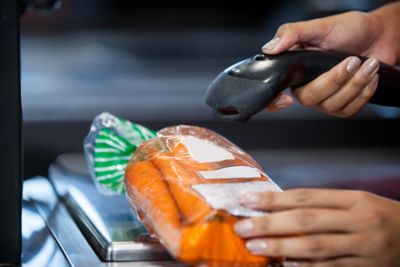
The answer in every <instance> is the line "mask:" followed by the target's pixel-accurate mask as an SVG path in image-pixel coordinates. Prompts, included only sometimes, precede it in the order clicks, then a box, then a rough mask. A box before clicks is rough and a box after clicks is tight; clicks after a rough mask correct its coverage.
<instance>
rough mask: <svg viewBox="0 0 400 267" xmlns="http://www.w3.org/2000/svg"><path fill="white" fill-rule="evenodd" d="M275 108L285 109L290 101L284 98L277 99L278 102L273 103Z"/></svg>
mask: <svg viewBox="0 0 400 267" xmlns="http://www.w3.org/2000/svg"><path fill="white" fill-rule="evenodd" d="M274 105H275V107H277V108H286V107H287V106H289V105H290V101H289V100H288V99H287V98H286V97H279V98H278V100H277V101H276V102H275V103H274Z"/></svg>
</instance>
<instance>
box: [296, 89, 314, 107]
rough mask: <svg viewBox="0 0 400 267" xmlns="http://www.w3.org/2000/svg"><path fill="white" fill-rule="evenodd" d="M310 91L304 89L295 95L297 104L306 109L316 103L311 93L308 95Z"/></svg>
mask: <svg viewBox="0 0 400 267" xmlns="http://www.w3.org/2000/svg"><path fill="white" fill-rule="evenodd" d="M310 91H311V90H310V89H309V88H304V89H303V90H301V91H300V90H299V91H298V92H297V94H296V96H297V98H298V100H299V102H300V103H301V104H302V105H303V106H306V107H311V106H314V105H315V104H316V103H317V101H316V99H315V97H314V96H313V94H312V93H310Z"/></svg>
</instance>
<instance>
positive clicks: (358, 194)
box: [351, 190, 370, 201]
mask: <svg viewBox="0 0 400 267" xmlns="http://www.w3.org/2000/svg"><path fill="white" fill-rule="evenodd" d="M351 193H352V194H353V196H355V198H356V199H357V200H360V201H363V200H367V201H369V198H370V195H369V193H368V192H366V191H360V190H354V191H351Z"/></svg>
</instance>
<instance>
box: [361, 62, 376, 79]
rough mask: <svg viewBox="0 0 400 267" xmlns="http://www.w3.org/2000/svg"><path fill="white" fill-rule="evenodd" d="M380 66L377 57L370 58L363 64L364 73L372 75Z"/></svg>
mask: <svg viewBox="0 0 400 267" xmlns="http://www.w3.org/2000/svg"><path fill="white" fill-rule="evenodd" d="M378 68H379V61H378V60H376V59H375V58H369V59H367V61H365V62H364V64H363V74H364V75H365V76H370V75H371V74H372V73H374V72H375V71H376V70H377V69H378Z"/></svg>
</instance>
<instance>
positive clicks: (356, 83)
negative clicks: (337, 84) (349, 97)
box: [351, 75, 368, 90]
mask: <svg viewBox="0 0 400 267" xmlns="http://www.w3.org/2000/svg"><path fill="white" fill-rule="evenodd" d="M367 83H368V80H367V79H366V78H365V77H362V76H361V75H358V76H355V77H354V78H353V80H352V82H351V84H352V86H353V88H354V90H358V89H360V88H364V87H365V86H366V85H367Z"/></svg>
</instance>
